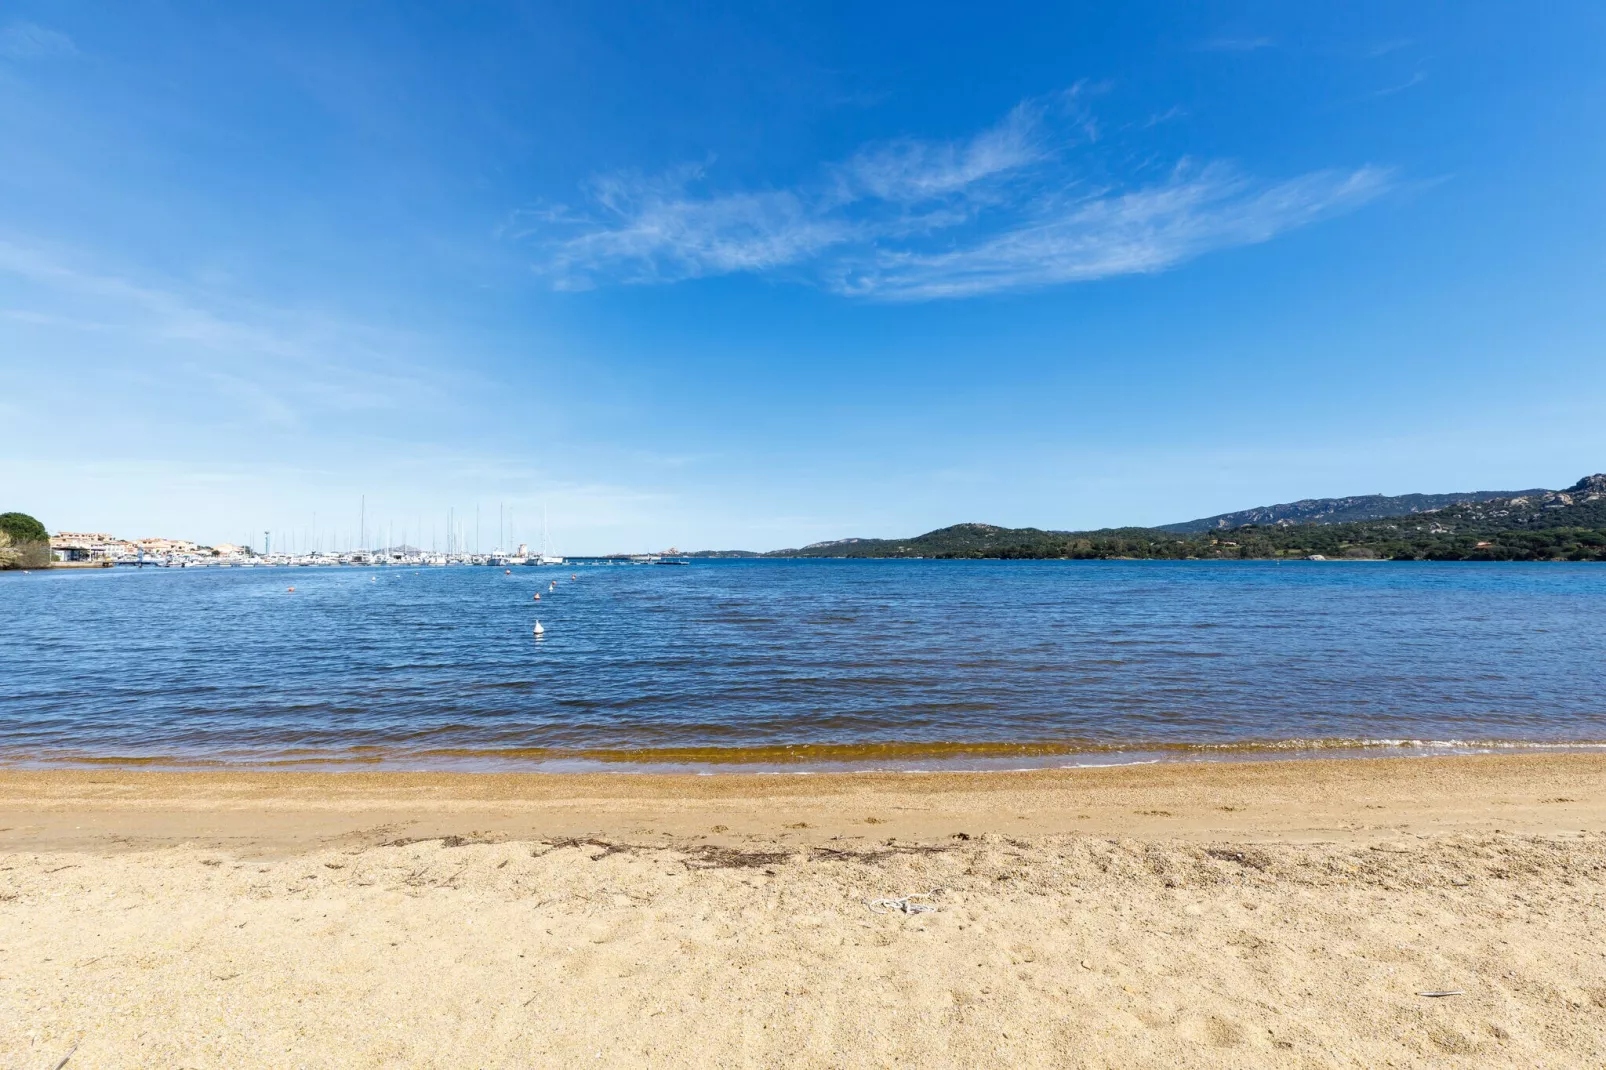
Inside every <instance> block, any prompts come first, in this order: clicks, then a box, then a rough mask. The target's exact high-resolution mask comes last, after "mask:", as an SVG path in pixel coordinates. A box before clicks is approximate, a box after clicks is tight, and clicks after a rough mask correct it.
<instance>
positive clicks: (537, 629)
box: [535, 621, 546, 635]
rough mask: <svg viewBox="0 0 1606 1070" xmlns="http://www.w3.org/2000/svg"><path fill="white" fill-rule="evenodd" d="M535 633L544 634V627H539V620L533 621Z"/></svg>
mask: <svg viewBox="0 0 1606 1070" xmlns="http://www.w3.org/2000/svg"><path fill="white" fill-rule="evenodd" d="M535 634H536V635H545V634H546V629H545V628H543V627H541V622H540V621H536V622H535Z"/></svg>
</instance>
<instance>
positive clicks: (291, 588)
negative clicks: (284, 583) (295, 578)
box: [286, 587, 296, 594]
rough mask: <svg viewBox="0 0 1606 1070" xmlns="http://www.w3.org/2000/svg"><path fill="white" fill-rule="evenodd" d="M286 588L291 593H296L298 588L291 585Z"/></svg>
mask: <svg viewBox="0 0 1606 1070" xmlns="http://www.w3.org/2000/svg"><path fill="white" fill-rule="evenodd" d="M286 590H287V592H288V593H289V594H295V593H296V589H295V588H294V587H289V588H286Z"/></svg>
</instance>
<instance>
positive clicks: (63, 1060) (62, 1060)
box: [50, 1044, 78, 1070]
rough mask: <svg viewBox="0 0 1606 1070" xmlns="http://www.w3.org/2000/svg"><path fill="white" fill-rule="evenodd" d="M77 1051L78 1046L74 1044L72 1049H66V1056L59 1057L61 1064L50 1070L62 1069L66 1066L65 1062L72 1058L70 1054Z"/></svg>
mask: <svg viewBox="0 0 1606 1070" xmlns="http://www.w3.org/2000/svg"><path fill="white" fill-rule="evenodd" d="M77 1050H78V1045H76V1044H74V1045H73V1046H72V1047H70V1048H68V1049H67V1054H66V1055H63V1056H62V1057H61V1062H59V1063H57V1064H56V1065H55V1066H53V1067H51V1068H50V1070H61V1068H62V1067H64V1066H66V1065H67V1060H68V1059H71V1058H72V1053H73V1052H75V1051H77Z"/></svg>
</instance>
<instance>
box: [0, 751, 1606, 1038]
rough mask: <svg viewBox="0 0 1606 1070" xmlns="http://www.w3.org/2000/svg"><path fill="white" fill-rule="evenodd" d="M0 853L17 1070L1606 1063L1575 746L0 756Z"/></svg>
mask: <svg viewBox="0 0 1606 1070" xmlns="http://www.w3.org/2000/svg"><path fill="white" fill-rule="evenodd" d="M0 852H3V853H0V1065H4V1066H6V1067H19V1068H31V1067H39V1068H41V1070H51V1068H53V1067H55V1066H56V1064H57V1061H58V1060H59V1059H61V1057H62V1056H63V1055H65V1054H67V1053H68V1052H69V1051H72V1052H73V1054H72V1059H71V1061H70V1062H69V1063H68V1064H67V1065H68V1068H69V1070H78V1068H81V1067H82V1068H97V1067H133V1066H139V1067H148V1066H155V1067H246V1066H274V1067H279V1066H283V1067H292V1066H295V1067H299V1066H306V1067H338V1066H442V1067H504V1066H506V1067H511V1066H566V1065H576V1064H584V1065H587V1066H780V1065H786V1066H880V1065H910V1066H1006V1065H1007V1066H1119V1067H1131V1066H1178V1065H1182V1066H1222V1067H1245V1066H1279V1067H1282V1066H1367V1067H1373V1066H1388V1065H1393V1066H1400V1067H1405V1066H1424V1067H1425V1066H1435V1067H1437V1066H1467V1067H1472V1066H1478V1067H1483V1066H1552V1067H1586V1066H1593V1067H1598V1066H1602V1065H1606V913H1603V910H1602V908H1603V906H1606V757H1600V756H1590V755H1530V756H1510V757H1496V758H1482V757H1478V758H1435V759H1390V760H1365V761H1346V762H1281V763H1277V762H1268V763H1252V764H1251V763H1244V764H1232V765H1207V764H1192V765H1168V766H1147V767H1128V768H1116V769H1090V770H1075V771H1059V772H1043V773H1020V774H987V775H961V774H932V775H900V776H881V775H873V776H872V775H856V776H810V777H793V776H779V777H746V776H742V777H736V776H732V777H657V776H640V775H634V776H632V775H621V776H486V775H468V776H453V775H424V774H420V775H408V774H309V775H301V774H288V773H264V774H249V773H232V774H229V773H219V774H171V773H151V772H120V771H90V772H44V773H35V772H21V771H10V772H0ZM913 892H923V893H929V894H930V895H931V898H930V900H928V902H929V903H931V904H932V905H934V906H935V908H936V909H935V910H933V911H931V912H929V913H921V914H903V913H887V914H881V913H875V912H873V911H872V910H871V909H870V908H869V907H868V906H867V905H866V904H867V901H869V900H872V899H875V898H878V897H889V896H903V895H907V894H909V893H913ZM1447 990H1454V991H1460V992H1462V993H1463V994H1461V995H1454V996H1442V997H1431V996H1424V995H1422V994H1421V993H1423V992H1429V991H1447ZM74 1045H76V1048H74Z"/></svg>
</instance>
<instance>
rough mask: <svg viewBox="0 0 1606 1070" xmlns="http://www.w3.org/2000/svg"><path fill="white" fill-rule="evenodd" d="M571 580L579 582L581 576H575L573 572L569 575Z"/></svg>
mask: <svg viewBox="0 0 1606 1070" xmlns="http://www.w3.org/2000/svg"><path fill="white" fill-rule="evenodd" d="M569 578H570V579H571V580H577V579H579V578H580V577H579V576H577V575H575V574H574V573H573V572H571V573H569Z"/></svg>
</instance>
